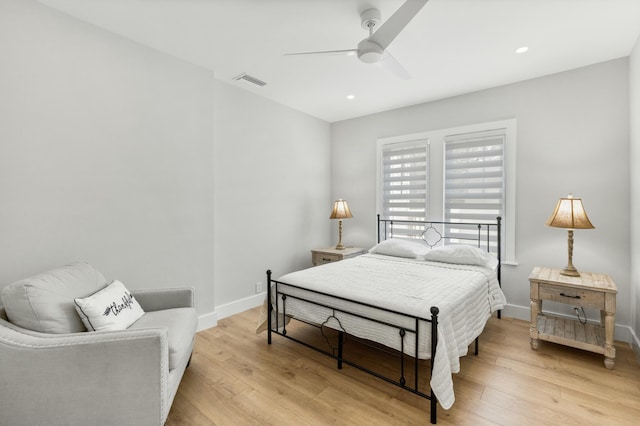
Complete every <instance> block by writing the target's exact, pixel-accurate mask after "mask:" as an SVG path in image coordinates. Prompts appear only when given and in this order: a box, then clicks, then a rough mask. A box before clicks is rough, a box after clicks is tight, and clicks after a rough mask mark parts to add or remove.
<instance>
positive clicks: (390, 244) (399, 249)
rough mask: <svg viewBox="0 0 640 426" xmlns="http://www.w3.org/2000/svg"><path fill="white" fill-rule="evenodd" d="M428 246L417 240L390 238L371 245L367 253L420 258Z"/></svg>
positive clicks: (427, 249)
mask: <svg viewBox="0 0 640 426" xmlns="http://www.w3.org/2000/svg"><path fill="white" fill-rule="evenodd" d="M428 251H429V247H427V246H426V245H424V244H423V243H422V242H419V241H411V240H406V239H401V238H390V239H388V240H384V241H382V242H381V243H379V244H377V245H375V246H373V247H372V248H371V250H369V253H375V254H384V255H387V256H396V257H407V258H409V259H421V258H422V257H423V256H424V255H425V254H426V253H427V252H428Z"/></svg>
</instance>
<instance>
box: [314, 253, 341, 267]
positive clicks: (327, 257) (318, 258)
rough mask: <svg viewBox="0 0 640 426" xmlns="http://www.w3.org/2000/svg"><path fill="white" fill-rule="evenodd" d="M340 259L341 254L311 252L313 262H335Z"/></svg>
mask: <svg viewBox="0 0 640 426" xmlns="http://www.w3.org/2000/svg"><path fill="white" fill-rule="evenodd" d="M339 260H342V255H340V254H331V253H313V264H314V265H322V264H323V263H329V262H337V261H339Z"/></svg>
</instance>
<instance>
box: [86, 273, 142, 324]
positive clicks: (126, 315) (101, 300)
mask: <svg viewBox="0 0 640 426" xmlns="http://www.w3.org/2000/svg"><path fill="white" fill-rule="evenodd" d="M75 304H76V310H77V311H78V315H80V318H81V319H82V322H83V323H84V325H85V327H87V330H89V331H102V330H125V329H126V328H127V327H129V326H130V325H131V324H133V323H134V322H136V320H137V319H138V318H140V317H141V316H142V315H144V311H143V310H142V308H141V307H140V304H139V303H138V301H137V300H136V298H135V297H133V295H132V294H131V292H130V291H129V290H127V288H126V287H125V286H124V284H122V282H120V281H118V280H113V281H111V283H110V284H109V285H108V286H106V287H105V288H103V289H102V290H98V291H97V292H95V293H93V294H92V295H91V296H89V297H85V298H76V299H75Z"/></svg>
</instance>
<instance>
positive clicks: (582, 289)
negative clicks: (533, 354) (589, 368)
mask: <svg viewBox="0 0 640 426" xmlns="http://www.w3.org/2000/svg"><path fill="white" fill-rule="evenodd" d="M529 283H530V285H531V325H530V326H529V335H530V337H531V347H532V348H533V349H538V344H539V340H547V341H549V342H554V343H559V344H561V345H567V346H571V347H574V348H578V349H584V350H587V351H591V352H596V353H599V354H603V355H604V365H605V367H607V368H608V369H612V368H613V366H614V363H615V358H616V348H615V347H614V346H613V332H614V326H615V318H616V293H617V292H618V289H617V288H616V285H615V283H614V282H613V280H612V279H611V277H610V276H609V275H606V274H597V273H592V272H580V276H579V277H568V276H565V275H561V274H560V269H551V268H542V267H539V266H538V267H535V268H534V269H533V271H532V272H531V275H529ZM543 300H552V301H555V302H561V303H567V304H569V305H573V306H576V307H583V308H593V309H599V310H600V324H594V323H589V322H587V323H586V324H582V323H581V322H580V321H578V320H577V319H575V320H574V319H567V318H559V317H556V316H552V315H549V314H546V313H543V312H542V301H543Z"/></svg>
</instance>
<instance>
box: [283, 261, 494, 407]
mask: <svg viewBox="0 0 640 426" xmlns="http://www.w3.org/2000/svg"><path fill="white" fill-rule="evenodd" d="M278 281H280V282H283V283H288V284H293V285H296V286H300V287H304V288H306V289H310V290H316V291H320V292H322V293H325V294H329V295H334V296H339V297H343V298H348V299H352V300H356V301H358V302H360V303H367V304H370V305H373V306H378V307H382V308H386V309H390V310H394V311H397V312H402V313H405V314H408V315H412V316H416V317H420V318H425V319H430V318H431V313H430V308H431V307H432V306H437V307H438V308H439V310H440V313H439V316H438V345H437V348H436V357H435V360H434V361H433V365H434V368H433V374H432V376H431V382H430V385H431V389H433V391H434V393H435V395H436V396H437V398H438V401H439V402H440V405H441V406H442V407H443V408H445V409H449V408H450V407H451V405H452V404H453V402H454V401H455V397H454V394H453V381H452V378H451V374H452V373H457V372H458V371H460V360H459V357H460V356H463V355H466V353H467V349H468V346H469V344H470V343H471V342H473V340H474V339H475V338H476V337H477V336H479V335H480V333H481V332H482V330H483V329H484V326H485V323H486V321H487V320H488V319H489V317H490V316H491V313H493V312H495V311H496V310H498V309H502V308H503V307H504V304H505V303H506V299H505V297H504V294H503V293H502V291H501V290H500V287H499V285H498V281H497V279H496V275H495V273H494V272H493V271H492V270H490V269H488V268H485V267H481V266H472V265H456V264H450V263H439V262H428V261H424V260H414V259H405V258H399V257H391V256H383V255H377V254H366V255H362V256H358V257H356V258H352V259H348V260H343V261H341V262H335V263H329V264H325V265H322V266H318V267H315V268H310V269H305V270H302V271H297V272H293V273H290V274H287V275H285V276H283V277H281V278H279V279H278ZM279 290H280V292H283V293H287V294H289V295H291V296H294V295H298V296H304V297H305V298H306V299H309V300H313V301H316V302H320V303H324V304H326V305H328V306H332V307H336V308H340V309H345V310H347V311H350V312H354V313H360V314H364V315H366V316H367V317H370V318H376V319H380V320H384V321H387V322H389V323H392V324H395V325H400V326H403V327H407V328H409V329H412V328H414V327H415V321H414V320H410V319H407V318H403V317H401V316H399V315H395V314H393V313H389V312H384V311H380V310H376V309H375V308H371V307H366V306H362V305H356V304H354V303H351V302H348V301H344V300H339V299H335V298H331V297H328V296H323V295H317V294H313V293H311V292H304V290H299V289H295V288H293V287H288V288H287V287H282V286H280V288H279ZM279 305H280V306H279V310H280V311H282V302H279ZM286 313H287V315H292V316H293V317H296V318H300V319H304V320H307V321H312V322H315V323H319V324H320V323H324V322H325V321H327V318H328V317H333V318H332V319H331V320H329V321H328V322H327V325H328V326H331V327H333V328H337V329H340V328H343V329H344V330H345V331H347V332H348V333H349V334H352V335H355V336H358V337H361V338H365V339H369V340H373V341H376V342H378V343H382V344H384V345H386V346H388V347H391V348H394V349H397V350H400V338H399V336H398V330H397V329H394V328H392V327H386V326H381V325H380V324H377V323H373V322H371V321H366V320H362V319H360V318H358V317H355V316H353V315H348V314H344V313H339V312H334V311H333V310H332V309H329V308H322V307H318V306H316V305H312V304H310V303H307V302H304V301H300V300H296V299H295V298H293V297H290V298H287V300H286ZM338 321H339V324H338ZM419 327H420V342H419V344H418V345H419V346H418V357H419V358H421V359H425V358H429V357H430V356H431V348H430V346H431V344H430V342H431V324H430V323H427V322H422V321H421V322H420V325H419ZM404 351H405V353H407V354H409V355H411V356H415V336H414V335H413V334H411V333H408V334H407V336H406V337H405V339H404Z"/></svg>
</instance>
